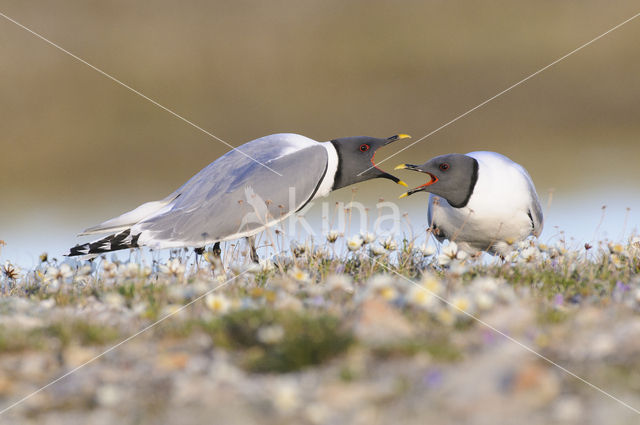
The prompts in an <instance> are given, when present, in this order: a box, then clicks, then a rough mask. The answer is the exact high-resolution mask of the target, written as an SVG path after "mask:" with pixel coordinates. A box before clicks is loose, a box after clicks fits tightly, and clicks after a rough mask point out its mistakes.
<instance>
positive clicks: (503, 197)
mask: <svg viewBox="0 0 640 425" xmlns="http://www.w3.org/2000/svg"><path fill="white" fill-rule="evenodd" d="M399 169H407V170H414V171H419V172H421V173H425V174H427V175H428V176H429V181H427V182H426V183H425V184H423V185H421V186H418V187H416V188H415V189H411V190H409V191H408V192H406V193H404V194H402V195H401V196H400V197H401V198H402V197H405V196H408V195H412V194H414V193H416V192H420V191H425V192H430V195H429V209H428V212H427V216H428V221H429V226H430V227H431V229H433V234H434V235H435V236H436V238H437V239H438V240H439V241H440V242H442V241H443V240H444V239H449V240H452V241H455V242H456V243H457V245H458V247H459V248H460V249H462V250H464V251H467V252H469V253H477V252H479V251H487V252H489V253H491V254H498V255H500V256H504V255H506V254H507V253H509V252H510V251H511V250H512V249H513V245H514V243H516V242H519V241H521V240H524V239H526V238H527V237H528V236H530V235H535V236H539V235H540V233H541V232H542V224H543V218H542V208H541V207H540V201H539V200H538V195H537V194H536V189H535V186H534V185H533V181H532V180H531V177H530V176H529V173H527V170H525V169H524V168H523V167H522V166H521V165H519V164H516V163H515V162H513V161H512V160H510V159H509V158H507V157H506V156H504V155H500V154H499V153H495V152H471V153H468V154H466V155H462V154H456V153H454V154H448V155H442V156H438V157H435V158H433V159H431V160H429V161H427V162H426V163H424V164H422V165H411V164H402V165H398V166H397V167H396V170H399Z"/></svg>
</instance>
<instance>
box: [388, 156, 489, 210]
mask: <svg viewBox="0 0 640 425" xmlns="http://www.w3.org/2000/svg"><path fill="white" fill-rule="evenodd" d="M395 169H396V170H400V169H407V170H413V171H419V172H421V173H425V174H428V175H429V177H430V179H429V181H428V182H426V183H425V184H423V185H421V186H418V187H416V188H414V189H411V190H410V191H408V192H406V193H404V194H403V195H402V196H401V197H404V196H408V195H412V194H414V193H416V192H421V191H425V192H430V193H433V194H434V195H438V196H440V197H442V198H444V199H446V200H447V202H449V204H450V205H451V206H452V207H454V208H462V207H464V206H466V205H467V203H468V202H469V198H470V197H471V194H472V193H473V189H474V188H475V186H476V182H477V181H478V161H476V159H475V158H472V157H470V156H468V155H462V154H459V153H451V154H448V155H442V156H437V157H435V158H432V159H430V160H429V161H427V162H425V163H424V164H422V165H411V164H402V165H398V166H397V167H396V168H395Z"/></svg>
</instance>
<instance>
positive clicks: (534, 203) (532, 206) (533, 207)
mask: <svg viewBox="0 0 640 425" xmlns="http://www.w3.org/2000/svg"><path fill="white" fill-rule="evenodd" d="M519 167H520V170H521V172H522V174H523V175H524V176H525V178H526V180H527V183H528V186H529V209H528V211H527V214H528V215H529V218H530V219H531V227H532V228H533V230H532V231H531V233H532V234H533V235H535V236H536V237H537V236H540V234H541V233H542V228H543V227H544V216H543V214H542V206H540V199H538V193H537V192H536V186H535V185H534V184H533V180H532V179H531V176H530V175H529V173H528V172H527V170H525V169H524V167H522V166H519Z"/></svg>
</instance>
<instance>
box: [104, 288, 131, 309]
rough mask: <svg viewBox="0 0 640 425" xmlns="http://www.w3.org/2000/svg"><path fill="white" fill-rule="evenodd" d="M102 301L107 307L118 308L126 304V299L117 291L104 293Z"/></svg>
mask: <svg viewBox="0 0 640 425" xmlns="http://www.w3.org/2000/svg"><path fill="white" fill-rule="evenodd" d="M102 301H103V302H104V303H105V304H107V305H108V306H109V307H113V308H115V309H120V308H122V307H124V306H125V304H126V300H125V299H124V297H123V296H122V295H120V294H118V293H117V292H108V293H106V294H105V296H104V298H103V299H102Z"/></svg>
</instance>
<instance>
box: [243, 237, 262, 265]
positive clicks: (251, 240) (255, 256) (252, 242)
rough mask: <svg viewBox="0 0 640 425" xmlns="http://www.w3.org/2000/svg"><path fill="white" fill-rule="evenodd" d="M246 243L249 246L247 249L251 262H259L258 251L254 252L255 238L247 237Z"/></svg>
mask: <svg viewBox="0 0 640 425" xmlns="http://www.w3.org/2000/svg"><path fill="white" fill-rule="evenodd" d="M246 239H247V243H248V244H249V248H250V249H251V253H250V255H251V261H253V262H254V263H259V262H260V257H258V251H256V237H255V236H247V238H246Z"/></svg>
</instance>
